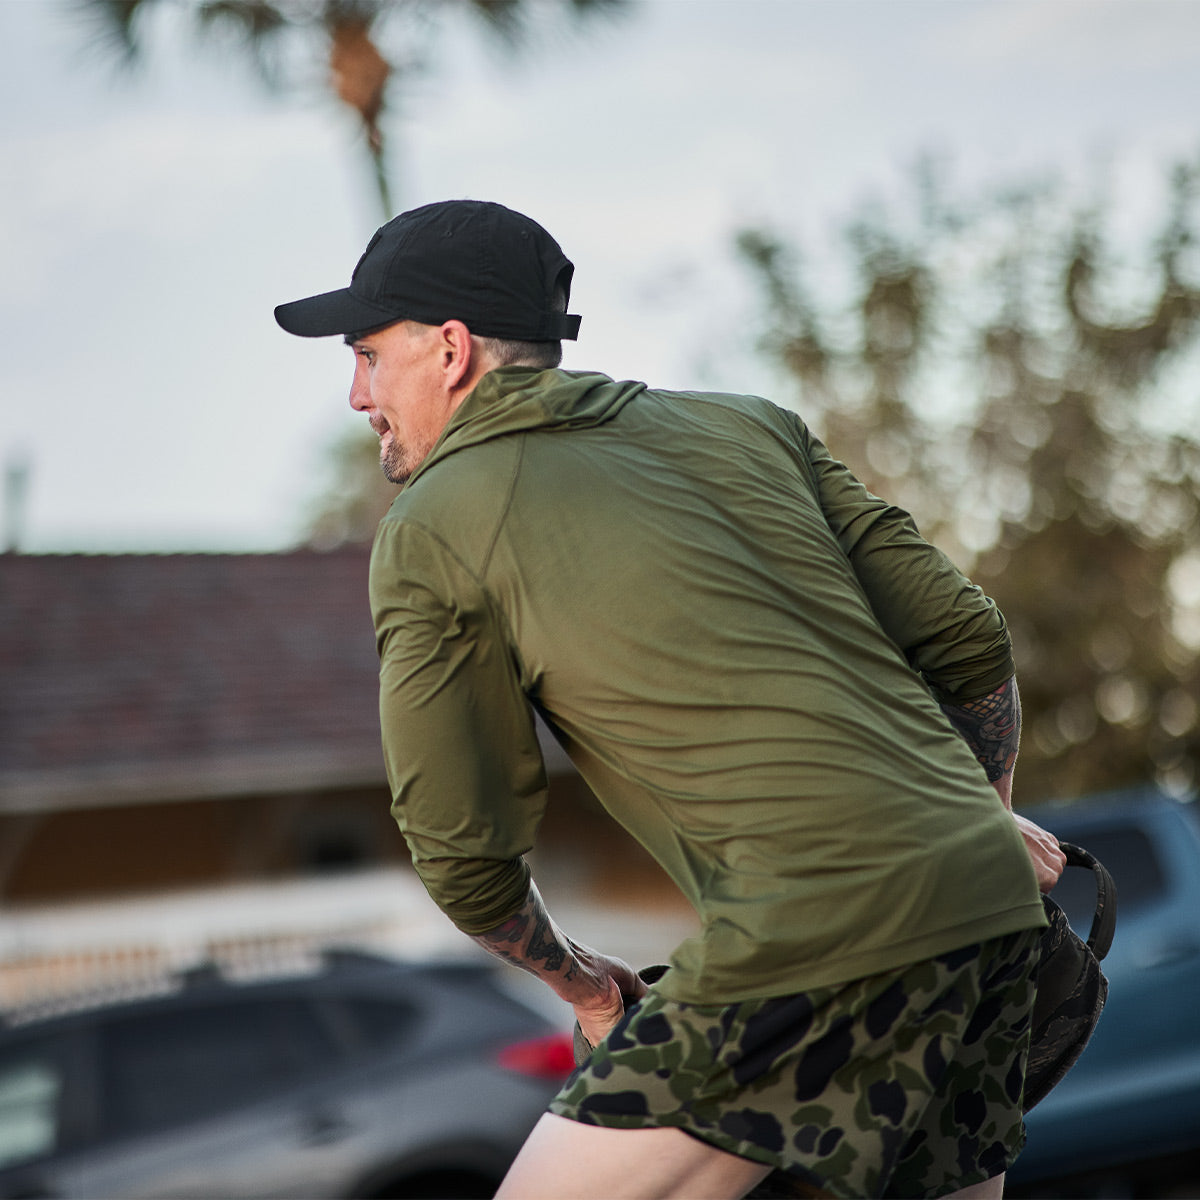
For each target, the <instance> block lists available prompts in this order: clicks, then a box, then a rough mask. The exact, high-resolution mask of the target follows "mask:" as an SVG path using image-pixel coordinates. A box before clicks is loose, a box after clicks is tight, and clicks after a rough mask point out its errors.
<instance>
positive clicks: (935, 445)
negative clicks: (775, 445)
mask: <svg viewBox="0 0 1200 1200" xmlns="http://www.w3.org/2000/svg"><path fill="white" fill-rule="evenodd" d="M918 179H919V183H920V187H919V188H918V189H917V198H918V201H919V202H918V203H917V204H916V205H914V206H913V208H914V212H915V218H914V219H911V220H908V221H907V222H906V221H904V220H903V219H902V218H898V217H897V215H896V214H895V213H894V212H893V213H891V214H887V213H884V214H880V213H876V214H874V215H872V216H870V217H868V218H866V219H863V220H860V221H858V222H857V223H856V224H855V225H854V226H853V227H852V228H851V229H850V230H849V237H848V242H847V245H848V248H849V254H848V256H846V260H845V261H843V262H842V264H841V265H842V266H843V267H844V266H845V265H846V261H848V262H849V265H850V268H851V270H850V273H849V274H850V278H851V281H852V282H851V284H850V285H849V286H848V288H847V289H846V294H847V296H848V297H849V299H845V300H841V301H839V302H837V303H827V304H825V305H824V306H821V305H818V304H817V302H816V301H814V299H813V296H812V295H811V293H810V291H809V290H808V281H809V279H810V277H812V275H813V273H812V272H810V271H805V270H802V269H801V267H800V264H799V262H798V257H797V255H796V254H795V253H794V252H793V251H792V250H791V249H790V248H789V247H788V246H787V245H785V243H784V242H783V241H782V240H780V239H779V238H777V237H775V236H773V235H772V234H771V233H769V232H764V231H763V230H748V231H745V232H743V233H742V234H741V235H740V236H739V240H738V245H739V250H740V252H741V255H742V257H743V259H744V261H745V262H746V263H747V264H748V265H749V267H750V269H751V272H752V278H753V279H754V280H755V282H756V286H757V288H758V289H759V291H760V293H761V297H762V299H763V300H764V301H765V302H766V303H765V308H766V310H767V317H766V321H767V333H766V336H765V337H764V339H763V342H762V349H763V351H764V352H765V353H766V354H767V355H768V356H769V357H770V359H771V360H772V361H773V362H774V363H775V364H777V365H778V366H779V367H780V368H782V371H783V374H784V375H785V377H786V379H788V380H790V381H791V385H793V386H794V388H795V395H796V406H797V408H798V410H799V411H800V412H801V413H802V414H803V415H804V416H805V418H806V420H809V421H810V422H811V423H812V424H813V426H814V428H815V429H817V430H818V431H819V432H820V433H821V435H822V436H823V437H824V438H825V440H826V441H827V443H828V444H829V445H830V446H831V447H832V449H833V451H834V453H835V454H836V455H838V457H840V458H842V459H844V460H845V461H846V462H847V463H848V464H849V465H850V466H851V467H852V468H853V469H854V470H855V471H856V472H857V473H858V474H859V475H860V476H861V477H862V478H863V480H864V482H866V483H867V486H868V487H870V488H872V490H874V491H876V492H878V493H879V494H880V495H883V496H886V497H888V498H889V499H894V500H895V501H896V502H897V503H900V504H903V505H904V506H905V507H907V508H908V509H909V510H910V511H912V512H913V514H914V515H915V516H916V518H917V519H918V522H919V523H920V524H921V526H922V528H923V530H924V531H925V532H926V533H927V535H928V536H930V538H931V539H932V540H933V541H935V542H938V543H939V544H941V545H943V546H944V548H946V549H947V551H948V552H950V553H951V554H952V556H953V557H955V559H956V560H957V561H959V562H960V563H961V564H962V565H963V566H964V567H965V568H967V569H969V570H970V571H971V574H972V576H973V578H974V579H975V580H976V581H977V582H978V583H979V584H980V585H981V586H982V587H983V588H984V589H985V590H986V591H987V592H988V593H989V594H990V595H992V596H994V597H995V599H996V600H997V602H998V603H999V604H1000V606H1001V608H1002V609H1003V611H1004V613H1005V615H1006V617H1007V618H1008V621H1009V624H1010V626H1011V628H1012V632H1013V637H1014V642H1015V646H1016V653H1017V661H1018V671H1019V678H1020V683H1021V693H1022V698H1023V702H1024V709H1025V736H1024V739H1023V744H1022V751H1021V762H1020V769H1019V770H1018V789H1019V794H1020V796H1021V798H1022V799H1023V800H1024V802H1026V803H1029V802H1033V801H1036V800H1039V799H1045V798H1050V797H1072V796H1078V795H1082V794H1084V793H1088V792H1092V791H1098V790H1105V789H1109V788H1114V787H1118V786H1121V785H1125V784H1130V783H1135V782H1142V781H1145V780H1147V779H1154V780H1156V781H1157V782H1159V783H1160V784H1162V785H1164V786H1166V787H1167V788H1168V789H1169V790H1172V791H1175V792H1180V793H1182V792H1184V791H1186V790H1188V789H1191V788H1192V787H1194V785H1195V783H1196V778H1197V765H1198V762H1200V726H1198V721H1197V716H1198V711H1200V666H1198V663H1197V651H1198V650H1200V526H1198V524H1197V517H1198V515H1200V491H1198V485H1200V441H1197V440H1196V438H1195V436H1194V435H1193V431H1194V429H1195V428H1196V425H1195V418H1196V416H1197V412H1196V408H1197V405H1196V399H1197V392H1198V390H1200V389H1198V388H1197V375H1198V373H1200V361H1198V357H1197V354H1196V350H1197V345H1198V342H1200V339H1198V338H1197V333H1198V332H1200V264H1198V262H1197V250H1198V247H1197V242H1196V237H1195V233H1196V230H1195V225H1196V216H1197V203H1196V202H1197V181H1198V179H1200V171H1198V170H1197V168H1195V167H1192V166H1185V167H1180V168H1178V169H1177V170H1176V171H1175V172H1174V176H1173V179H1172V180H1171V191H1170V197H1171V199H1170V203H1169V211H1168V213H1167V216H1166V220H1165V221H1164V222H1163V224H1162V228H1161V230H1160V232H1159V234H1158V236H1157V238H1156V239H1155V240H1154V242H1153V245H1152V246H1151V248H1150V249H1149V250H1145V249H1143V250H1141V251H1135V252H1133V257H1134V258H1135V259H1136V261H1134V262H1133V263H1132V264H1131V262H1130V255H1129V253H1128V252H1126V253H1125V254H1124V255H1118V254H1117V253H1116V252H1115V250H1114V248H1113V247H1114V244H1115V240H1114V237H1113V235H1112V233H1111V230H1109V226H1110V225H1111V222H1109V223H1108V224H1106V222H1105V220H1104V219H1103V218H1104V216H1105V211H1106V210H1105V209H1104V206H1103V205H1097V206H1093V207H1092V208H1090V209H1089V210H1085V211H1082V212H1080V211H1075V210H1074V209H1073V208H1072V207H1071V205H1070V204H1069V203H1068V202H1067V201H1066V200H1065V199H1064V196H1063V193H1062V191H1061V190H1060V189H1058V188H1055V187H1041V188H1035V189H1029V190H1026V191H1024V192H1021V193H1010V194H995V195H992V196H991V197H989V198H987V199H985V200H984V201H983V202H980V203H974V204H970V205H967V204H962V203H955V204H951V203H949V202H947V200H946V198H945V196H944V194H943V190H942V188H941V187H940V186H939V185H938V183H937V180H936V178H935V175H934V173H933V172H932V171H931V170H929V169H928V168H925V169H923V170H922V171H921V172H919V175H918ZM902 227H906V228H907V232H901V228H902ZM1106 230H1109V232H1107V233H1106ZM822 277H823V278H828V276H827V275H823V276H822ZM1185 377H1186V398H1183V399H1181V398H1180V396H1179V395H1178V394H1173V393H1172V390H1171V389H1172V387H1177V386H1178V385H1179V384H1180V383H1181V382H1183V381H1184V379H1185ZM947 396H949V400H947V399H946V397H947ZM1172 399H1173V400H1174V407H1175V410H1174V411H1170V408H1171V402H1172ZM1164 401H1165V402H1164ZM1181 405H1183V406H1186V407H1189V408H1190V411H1180V407H1181Z"/></svg>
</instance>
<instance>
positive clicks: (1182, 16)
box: [0, 0, 1200, 551]
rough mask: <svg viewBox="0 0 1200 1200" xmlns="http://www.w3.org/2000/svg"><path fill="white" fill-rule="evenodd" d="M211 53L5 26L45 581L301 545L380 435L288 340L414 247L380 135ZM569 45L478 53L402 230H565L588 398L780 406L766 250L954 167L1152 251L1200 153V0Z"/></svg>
mask: <svg viewBox="0 0 1200 1200" xmlns="http://www.w3.org/2000/svg"><path fill="white" fill-rule="evenodd" d="M543 24H545V25H546V28H547V30H550V29H551V28H554V27H555V26H554V23H553V22H552V21H549V19H547V18H544V19H543ZM186 28H187V27H186V23H185V22H183V21H181V20H177V19H174V18H172V16H171V14H170V13H167V14H166V16H164V17H163V18H162V19H160V20H159V21H157V22H156V23H155V25H154V27H153V29H151V30H150V31H149V33H150V37H149V42H150V44H149V47H148V48H149V49H150V51H151V52H152V53H151V54H150V55H148V57H147V61H146V62H145V64H144V67H143V69H142V70H141V71H139V72H137V73H135V74H133V75H130V76H121V75H119V74H117V73H115V72H114V71H113V70H112V69H111V67H110V66H109V65H108V64H107V63H106V62H105V61H103V60H102V59H100V58H99V57H98V56H96V55H95V54H94V53H89V52H88V51H87V42H88V29H87V26H86V25H85V24H83V23H81V21H80V18H79V16H78V12H77V9H76V8H75V7H73V6H72V5H71V3H69V2H61V3H60V0H0V181H2V182H0V329H2V330H3V332H2V333H0V405H2V408H0V414H2V416H0V460H2V461H3V462H8V463H11V462H19V461H24V462H26V463H28V466H29V484H28V490H27V497H26V505H25V510H24V517H23V521H22V525H21V528H22V531H23V533H22V546H23V548H25V549H27V550H30V551H59V550H85V551H121V550H174V549H203V550H247V549H256V550H262V549H276V548H281V547H284V546H286V545H289V544H292V543H294V542H295V540H296V539H297V537H298V536H299V534H300V532H301V530H302V527H303V522H304V518H305V516H306V514H307V505H308V504H309V503H310V501H311V500H312V498H313V496H314V495H315V494H316V493H317V492H319V491H320V490H321V488H322V486H323V484H324V483H325V476H324V474H323V470H324V463H325V458H326V451H327V447H328V445H329V444H330V442H331V441H332V440H333V439H334V438H336V437H337V436H338V434H339V433H340V432H341V431H343V430H344V429H346V428H347V427H348V426H351V425H353V424H354V422H355V420H361V418H356V417H355V416H354V414H352V413H351V412H350V410H349V408H348V407H347V406H346V403H345V398H346V391H347V386H348V382H349V375H350V370H351V366H352V363H351V359H350V352H349V351H348V350H346V349H345V348H344V347H343V346H341V345H340V343H338V342H337V341H336V340H315V341H310V340H301V339H296V338H290V337H288V336H287V335H285V334H284V333H282V331H280V330H279V329H278V327H277V326H276V325H275V323H274V320H273V318H272V308H273V307H274V305H275V304H277V303H279V302H281V301H284V300H290V299H295V298H297V297H299V296H302V295H307V294H309V293H312V292H316V291H324V290H327V289H330V288H334V287H340V286H343V285H344V284H345V283H346V282H347V281H348V278H349V273H350V270H351V268H352V267H353V265H354V263H355V261H356V259H357V257H358V255H359V253H360V252H361V250H362V248H363V246H364V245H365V243H366V241H367V239H368V238H369V237H370V234H371V232H372V231H373V230H374V228H375V226H376V225H377V224H379V223H380V214H379V213H378V212H377V209H376V203H377V202H376V200H375V197H374V195H373V192H372V185H371V181H370V177H369V174H368V172H367V169H366V166H365V156H364V151H363V148H362V145H361V143H360V141H359V138H358V134H357V131H356V129H355V126H354V123H353V121H352V120H351V119H350V118H348V117H347V116H346V115H344V114H343V113H341V112H339V111H337V106H336V105H335V104H334V103H333V102H332V101H331V100H329V99H327V98H326V97H325V96H324V95H323V94H322V91H321V89H320V88H319V87H317V86H315V82H316V81H319V79H320V70H319V67H318V66H317V65H316V64H314V65H313V67H312V76H313V80H314V86H313V87H311V88H310V89H308V90H301V91H299V92H292V93H286V94H282V95H272V94H270V93H268V92H267V91H266V90H265V89H263V88H262V87H261V86H260V85H259V84H258V83H257V82H256V81H255V80H254V79H253V77H252V76H251V75H250V73H249V72H248V71H246V70H245V69H244V67H245V64H244V63H243V62H242V61H241V60H240V59H238V58H237V57H236V56H235V55H231V54H228V53H225V54H217V53H215V52H209V53H205V52H203V51H200V50H197V49H196V47H195V46H194V45H193V44H192V43H191V41H190V40H189V39H188V38H187V37H186V36H185V34H186ZM546 41H547V44H546V45H545V46H542V47H539V48H535V49H533V50H531V51H530V52H528V53H526V54H525V55H523V56H522V57H521V58H520V59H519V60H515V61H513V60H509V61H501V60H496V59H495V58H494V56H493V57H491V58H489V57H487V56H485V55H484V54H483V53H482V52H481V50H480V49H479V41H478V39H477V38H475V37H473V36H472V35H471V32H470V30H469V29H467V28H466V27H460V26H458V25H457V24H453V23H452V24H451V25H450V26H449V27H448V28H447V29H445V30H443V36H441V37H440V38H438V39H436V46H435V50H436V53H435V64H434V66H433V67H432V68H431V69H430V70H429V71H428V72H427V73H426V74H425V75H424V76H423V77H422V78H421V80H420V81H419V83H418V84H417V85H416V86H414V87H413V88H411V89H410V90H408V91H407V92H405V93H404V94H403V95H402V96H400V97H397V99H398V103H396V104H395V105H394V109H395V111H394V113H393V114H392V116H390V117H389V119H388V124H387V126H386V128H387V133H388V136H389V138H390V145H391V148H392V153H393V156H394V169H395V176H396V190H397V193H398V194H397V197H396V200H397V204H398V207H400V208H411V207H415V206H416V205H418V204H423V203H426V202H428V201H431V200H438V199H444V198H447V197H453V196H472V197H476V198H481V199H493V200H498V201H500V202H502V203H505V204H508V205H510V206H511V207H514V208H517V209H520V210H522V211H525V212H527V213H529V214H530V215H531V216H533V217H535V218H536V219H537V220H539V221H541V222H542V223H543V224H544V225H546V226H547V227H548V228H549V229H550V230H551V232H552V233H553V234H554V235H555V236H556V237H557V238H558V240H559V241H560V242H561V243H562V245H563V247H564V249H565V251H566V253H567V254H568V256H569V257H571V258H572V259H573V260H574V261H575V264H576V274H575V290H574V294H573V298H572V306H571V307H572V310H573V311H575V312H579V313H582V314H583V318H584V319H583V327H582V331H581V340H580V341H579V342H578V343H577V344H576V345H574V346H571V347H570V349H569V350H568V354H567V358H566V363H565V365H567V366H568V367H580V368H582V367H594V368H598V369H601V370H604V371H606V372H608V373H609V374H612V375H616V376H624V377H633V378H639V379H645V380H647V381H648V382H651V383H654V384H659V385H662V386H671V387H696V386H722V387H727V388H738V389H742V390H762V389H763V388H764V387H765V386H767V385H766V383H765V382H764V376H763V372H762V369H761V368H759V367H757V366H756V365H755V364H754V363H753V362H752V360H751V356H750V354H749V353H748V352H747V349H746V347H748V346H749V345H750V343H752V341H753V329H752V328H750V327H749V326H750V314H751V311H752V310H751V307H750V305H749V303H748V295H747V294H746V292H745V289H744V287H743V286H742V280H741V276H740V275H739V273H738V271H737V269H736V267H735V265H734V263H733V260H732V255H731V252H730V244H731V239H732V237H733V235H734V233H735V232H736V230H737V229H738V228H740V227H741V226H743V225H745V224H747V223H753V222H763V223H769V224H771V225H772V226H774V227H775V228H777V229H778V230H780V231H782V232H785V233H787V234H789V235H792V236H794V237H795V238H796V239H798V240H800V241H801V242H805V243H807V244H810V245H814V244H815V245H820V244H822V243H824V242H827V241H828V240H829V239H830V238H832V237H833V236H835V231H836V230H837V228H838V227H839V225H840V224H841V223H842V222H843V221H844V220H845V218H846V216H847V215H848V214H849V213H850V212H852V211H853V210H854V209H855V207H856V206H858V205H861V204H862V203H863V202H864V201H865V200H866V199H867V198H869V197H871V196H872V195H875V194H886V193H892V192H895V191H897V190H898V189H901V188H902V186H903V183H904V180H905V178H906V173H907V172H909V171H910V169H911V167H912V164H913V163H914V161H915V160H916V159H917V158H918V157H919V156H921V155H922V154H925V153H929V152H936V153H937V154H939V155H942V156H944V157H946V158H947V159H948V160H949V161H950V162H951V163H952V165H953V171H954V174H955V176H956V177H957V178H960V179H963V180H968V181H989V180H990V181H994V182H995V183H997V184H1003V183H1006V182H1014V181H1020V180H1022V179H1025V178H1029V177H1030V176H1031V175H1037V174H1039V173H1044V174H1050V173H1065V174H1068V175H1070V174H1075V175H1076V176H1080V175H1086V174H1088V173H1089V172H1093V173H1094V172H1096V171H1097V170H1098V169H1100V165H1101V164H1108V168H1107V169H1111V170H1112V171H1113V172H1114V173H1115V175H1116V177H1117V178H1118V181H1119V184H1120V188H1119V191H1118V197H1119V202H1120V204H1121V205H1123V206H1124V207H1125V208H1126V210H1127V211H1128V212H1129V213H1130V214H1132V218H1133V219H1134V220H1135V221H1136V220H1140V219H1141V216H1140V214H1142V213H1146V214H1147V215H1148V216H1150V217H1152V216H1155V215H1157V214H1158V212H1159V209H1158V208H1157V205H1158V203H1159V200H1160V198H1161V180H1162V177H1163V173H1164V169H1165V168H1166V166H1167V165H1169V164H1170V163H1171V162H1173V161H1177V160H1179V159H1182V158H1184V157H1195V155H1196V154H1197V153H1200V2H1193V0H1031V2H1024V0H880V2H875V0H826V2H821V0H634V3H633V5H632V10H631V12H630V14H629V16H628V17H627V19H625V20H623V21H621V22H620V23H614V24H612V25H611V26H608V27H605V28H602V29H598V30H595V31H593V32H592V33H591V34H590V35H586V36H580V37H577V38H575V39H574V40H569V39H566V38H565V37H561V36H557V37H553V38H550V37H547V38H546Z"/></svg>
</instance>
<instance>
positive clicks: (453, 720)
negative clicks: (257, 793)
mask: <svg viewBox="0 0 1200 1200" xmlns="http://www.w3.org/2000/svg"><path fill="white" fill-rule="evenodd" d="M370 596H371V610H372V615H373V618H374V622H375V634H376V642H377V645H378V649H379V663H380V674H379V716H380V724H381V730H382V736H383V753H384V761H385V764H386V767H387V774H388V781H389V783H390V785H391V791H392V814H393V816H394V817H395V819H396V823H397V824H398V825H399V827H400V831H401V832H402V833H403V834H404V837H405V840H406V841H407V843H408V847H409V850H410V852H411V854H412V860H413V865H414V866H415V867H416V870H417V872H418V874H419V875H420V877H421V880H422V882H423V883H424V884H425V887H426V889H427V890H428V892H429V894H430V896H432V897H433V899H434V901H435V902H436V903H437V904H438V906H439V907H440V908H441V909H442V911H443V912H445V913H446V915H447V916H449V917H450V919H451V920H452V921H453V922H454V923H455V924H456V925H457V926H458V927H459V929H461V930H462V931H463V932H464V933H468V934H472V935H474V934H480V933H484V932H487V931H488V930H490V929H494V928H495V927H496V926H497V925H499V924H500V923H501V922H503V921H505V920H507V919H508V918H509V917H510V916H512V914H513V913H514V912H516V910H517V909H518V908H519V907H520V906H521V904H522V903H523V902H524V900H525V896H526V894H527V892H528V888H529V868H528V867H527V866H526V864H525V861H524V858H523V855H524V854H525V853H527V852H528V851H529V849H530V848H531V847H532V845H533V842H534V837H535V835H536V833H537V828H538V825H539V824H540V822H541V818H542V813H543V811H544V809H545V804H546V774H545V768H544V765H543V762H542V756H541V750H540V748H539V746H538V741H537V734H536V732H535V729H534V724H533V716H532V712H531V709H530V706H529V703H528V701H527V700H526V698H525V695H524V693H523V692H522V690H521V687H520V682H519V678H518V674H517V670H516V666H515V663H514V662H513V660H512V657H511V655H510V653H509V650H508V642H507V639H506V638H505V637H503V636H502V633H501V626H500V622H499V621H498V619H497V615H496V613H495V611H494V610H493V608H492V606H491V604H490V603H489V600H488V597H487V595H486V593H485V592H484V590H483V589H482V588H481V587H480V585H479V583H478V581H477V580H476V579H475V578H474V577H473V576H472V575H471V573H470V572H469V571H468V570H467V569H466V567H465V566H464V565H463V564H462V563H460V562H459V561H458V560H457V558H455V556H454V555H453V554H452V552H451V551H450V550H449V548H448V547H446V546H444V545H443V544H442V543H440V542H439V541H438V539H437V538H436V537H435V536H434V535H433V534H431V533H430V532H429V531H427V530H425V529H423V528H422V527H420V526H419V525H414V524H412V523H411V522H405V521H402V520H397V519H385V520H384V521H383V522H382V523H381V525H380V527H379V532H378V534H377V535H376V538H375V545H374V549H373V551H372V554H371V582H370Z"/></svg>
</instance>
